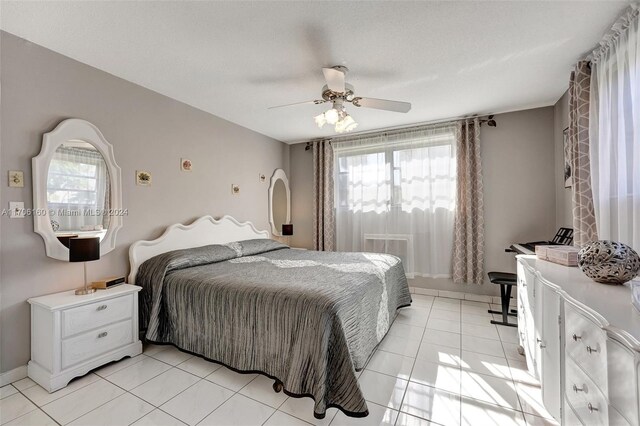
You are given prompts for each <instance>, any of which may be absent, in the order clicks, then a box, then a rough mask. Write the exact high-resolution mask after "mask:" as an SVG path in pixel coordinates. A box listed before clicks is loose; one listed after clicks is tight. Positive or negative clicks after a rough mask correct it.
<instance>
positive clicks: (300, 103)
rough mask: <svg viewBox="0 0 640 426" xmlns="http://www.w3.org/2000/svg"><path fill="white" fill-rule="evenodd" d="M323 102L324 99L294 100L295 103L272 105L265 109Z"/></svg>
mask: <svg viewBox="0 0 640 426" xmlns="http://www.w3.org/2000/svg"><path fill="white" fill-rule="evenodd" d="M325 102H327V101H325V100H324V99H316V100H313V101H305V102H296V103H293V104H286V105H277V106H272V107H269V108H267V109H275V108H284V107H290V106H296V105H311V104H315V105H318V104H323V103H325Z"/></svg>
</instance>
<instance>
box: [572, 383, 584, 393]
mask: <svg viewBox="0 0 640 426" xmlns="http://www.w3.org/2000/svg"><path fill="white" fill-rule="evenodd" d="M573 391H574V392H575V393H578V392H584V387H582V388H579V387H578V386H576V385H573Z"/></svg>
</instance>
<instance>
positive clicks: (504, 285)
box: [488, 272, 518, 327]
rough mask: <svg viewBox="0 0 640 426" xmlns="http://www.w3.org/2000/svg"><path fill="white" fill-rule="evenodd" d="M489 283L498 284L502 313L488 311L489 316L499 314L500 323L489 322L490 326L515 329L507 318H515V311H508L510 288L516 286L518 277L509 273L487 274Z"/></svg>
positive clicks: (515, 324) (514, 324)
mask: <svg viewBox="0 0 640 426" xmlns="http://www.w3.org/2000/svg"><path fill="white" fill-rule="evenodd" d="M489 281H491V282H492V283H494V284H500V301H501V302H502V311H493V310H491V309H489V311H488V312H489V313H490V314H501V315H502V321H494V320H491V324H497V325H506V326H509V327H517V326H518V324H517V323H510V322H509V320H508V318H509V316H513V317H515V316H517V311H516V310H513V309H512V310H511V311H509V303H510V301H511V287H513V286H514V285H516V284H517V282H518V276H517V275H516V274H512V273H510V272H489Z"/></svg>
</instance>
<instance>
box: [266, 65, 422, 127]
mask: <svg viewBox="0 0 640 426" xmlns="http://www.w3.org/2000/svg"><path fill="white" fill-rule="evenodd" d="M347 72H349V69H348V68H347V67H344V66H341V65H337V66H334V67H331V68H322V73H323V74H324V78H325V80H326V81H327V84H326V85H325V86H324V87H323V88H322V99H316V100H313V101H306V102H296V103H293V104H287V105H278V106H274V107H270V108H269V109H274V108H282V107H289V106H295V105H305V104H315V105H319V104H323V103H325V102H331V103H332V104H333V106H332V107H331V108H330V109H329V110H327V111H326V112H323V113H322V114H320V115H318V116H316V117H314V118H315V121H316V124H317V125H318V127H322V126H324V125H325V124H331V125H335V131H336V132H337V133H343V132H350V131H352V130H353V129H355V128H356V127H357V126H358V123H356V121H355V120H354V119H353V117H351V116H350V115H349V114H348V113H347V110H346V108H345V103H347V102H348V103H351V104H352V105H353V106H356V107H365V108H375V109H381V110H385V111H394V112H403V113H406V112H409V110H410V109H411V104H410V103H409V102H399V101H389V100H386V99H376V98H363V97H360V96H354V88H353V86H352V85H350V84H349V83H347V82H346V81H345V80H346V74H347Z"/></svg>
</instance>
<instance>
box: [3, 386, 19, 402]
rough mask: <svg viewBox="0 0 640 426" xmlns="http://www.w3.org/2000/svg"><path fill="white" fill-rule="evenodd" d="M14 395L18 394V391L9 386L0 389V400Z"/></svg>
mask: <svg viewBox="0 0 640 426" xmlns="http://www.w3.org/2000/svg"><path fill="white" fill-rule="evenodd" d="M14 393H18V389H16V388H14V387H13V386H11V385H6V386H3V387H1V388H0V399H3V398H6V397H8V396H11V395H13V394H14Z"/></svg>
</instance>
